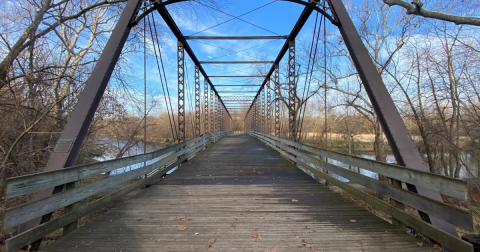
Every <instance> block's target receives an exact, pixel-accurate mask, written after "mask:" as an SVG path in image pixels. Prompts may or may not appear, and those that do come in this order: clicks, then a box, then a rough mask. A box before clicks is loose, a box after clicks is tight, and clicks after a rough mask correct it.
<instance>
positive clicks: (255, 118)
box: [253, 99, 258, 131]
mask: <svg viewBox="0 0 480 252" xmlns="http://www.w3.org/2000/svg"><path fill="white" fill-rule="evenodd" d="M253 131H258V103H257V99H255V101H254V104H253Z"/></svg>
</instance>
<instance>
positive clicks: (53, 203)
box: [4, 140, 208, 229]
mask: <svg viewBox="0 0 480 252" xmlns="http://www.w3.org/2000/svg"><path fill="white" fill-rule="evenodd" d="M206 142H208V140H203V141H202V142H199V143H197V144H195V145H193V146H191V147H189V148H186V149H183V150H181V151H178V152H175V153H173V154H170V155H169V156H168V157H165V158H164V159H162V160H159V161H157V162H155V163H153V164H151V165H147V166H145V167H141V168H139V169H136V170H132V171H129V172H126V173H122V174H119V175H116V176H113V177H109V178H106V179H103V180H100V181H97V182H94V183H91V184H87V185H85V186H82V187H77V188H75V189H72V190H68V191H65V192H62V193H57V194H54V195H52V196H50V197H48V198H44V199H41V200H38V201H34V202H30V203H27V204H24V205H21V206H17V207H14V208H10V209H7V210H6V211H5V222H4V226H5V228H6V229H8V228H12V227H15V226H18V225H20V224H22V223H25V222H27V221H29V220H32V219H35V218H38V217H41V216H43V215H44V214H47V213H51V212H53V211H55V210H56V209H58V208H61V207H64V206H67V205H70V204H73V203H75V202H78V201H80V200H82V199H85V198H87V197H90V196H92V195H95V194H97V193H99V192H101V191H103V190H105V189H108V188H110V187H113V186H115V185H118V184H122V183H125V182H127V181H129V180H131V179H134V178H136V177H140V176H142V175H143V174H146V173H149V172H151V171H153V170H154V169H157V168H158V167H161V166H163V165H165V164H167V163H168V162H170V161H172V160H173V159H175V158H177V157H179V156H182V155H185V154H186V153H188V152H190V151H192V150H193V149H195V148H197V147H199V146H202V145H203V144H204V143H206Z"/></svg>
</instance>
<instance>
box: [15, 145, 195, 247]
mask: <svg viewBox="0 0 480 252" xmlns="http://www.w3.org/2000/svg"><path fill="white" fill-rule="evenodd" d="M200 151H202V147H197V149H195V150H194V151H193V152H192V153H191V154H190V155H187V156H185V157H183V158H182V159H180V160H177V161H175V162H174V163H173V164H171V165H170V166H169V167H167V168H166V169H165V170H168V169H171V168H173V167H175V166H177V165H178V164H180V163H181V162H184V161H185V160H188V159H189V158H191V157H192V156H193V155H195V154H197V153H198V152H200ZM161 171H162V170H159V171H158V172H157V173H155V174H154V175H152V176H150V177H148V178H146V179H143V180H141V181H139V182H136V183H135V184H132V185H130V186H127V187H125V188H122V189H121V190H119V191H117V192H114V193H112V194H109V195H107V196H105V197H102V198H100V199H98V200H96V201H93V202H91V203H89V204H87V205H84V206H81V207H79V208H77V209H75V210H74V211H72V212H70V213H67V214H64V215H62V216H60V217H58V218H56V219H54V220H52V221H49V222H46V223H43V224H41V225H39V226H37V227H35V228H32V229H30V230H27V231H25V232H23V233H21V234H18V235H16V236H14V237H11V238H9V239H7V240H6V242H5V248H6V251H7V252H10V251H11V252H13V251H16V250H18V249H20V248H22V247H23V246H26V245H28V244H30V243H32V242H34V241H36V240H38V239H40V238H42V237H44V236H46V235H47V234H49V233H51V232H54V231H56V230H57V229H60V228H62V227H64V226H65V225H67V224H69V223H72V222H74V221H76V220H78V219H79V218H81V217H83V216H85V215H87V214H89V213H91V212H93V211H95V210H97V209H99V208H102V207H104V206H106V205H109V204H111V203H113V202H114V201H115V200H116V199H118V198H120V197H122V196H125V195H127V194H129V193H130V192H132V191H134V190H136V189H139V188H141V187H144V186H146V185H148V184H149V183H151V182H153V181H155V180H156V179H158V178H159V177H161V176H162V175H163V174H164V173H163V172H161Z"/></svg>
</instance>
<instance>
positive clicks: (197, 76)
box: [195, 66, 201, 137]
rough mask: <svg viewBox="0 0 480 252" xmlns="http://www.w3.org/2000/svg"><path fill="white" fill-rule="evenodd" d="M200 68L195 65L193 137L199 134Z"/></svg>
mask: <svg viewBox="0 0 480 252" xmlns="http://www.w3.org/2000/svg"><path fill="white" fill-rule="evenodd" d="M200 111H201V109H200V70H199V69H198V66H195V137H199V136H200Z"/></svg>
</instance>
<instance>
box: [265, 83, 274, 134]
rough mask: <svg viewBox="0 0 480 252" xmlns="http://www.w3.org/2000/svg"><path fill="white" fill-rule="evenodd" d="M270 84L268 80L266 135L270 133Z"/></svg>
mask: <svg viewBox="0 0 480 252" xmlns="http://www.w3.org/2000/svg"><path fill="white" fill-rule="evenodd" d="M270 85H271V82H270V80H268V81H267V85H266V86H267V128H266V132H265V133H267V134H269V135H270V134H271V133H272V104H271V103H272V92H271V87H270Z"/></svg>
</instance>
